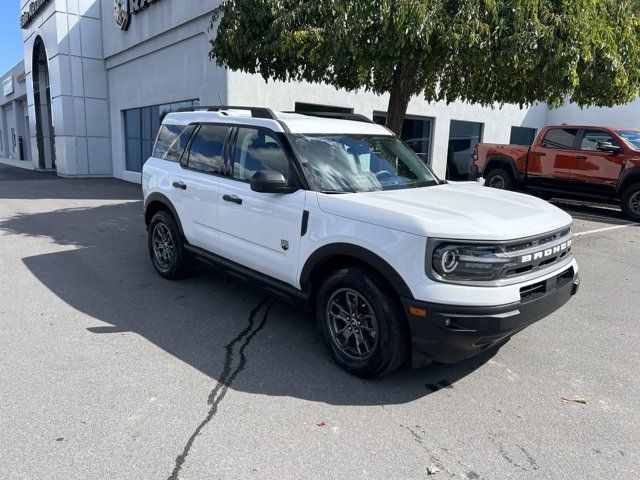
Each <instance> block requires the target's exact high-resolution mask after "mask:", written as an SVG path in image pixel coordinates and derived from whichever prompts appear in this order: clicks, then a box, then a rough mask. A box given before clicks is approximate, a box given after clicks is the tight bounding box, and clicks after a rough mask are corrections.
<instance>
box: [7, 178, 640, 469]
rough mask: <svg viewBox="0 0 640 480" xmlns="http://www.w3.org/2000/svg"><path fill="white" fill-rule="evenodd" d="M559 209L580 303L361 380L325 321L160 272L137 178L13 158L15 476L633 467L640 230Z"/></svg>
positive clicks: (637, 452) (209, 273) (10, 358)
mask: <svg viewBox="0 0 640 480" xmlns="http://www.w3.org/2000/svg"><path fill="white" fill-rule="evenodd" d="M556 204H557V205H558V206H560V207H561V208H564V209H566V210H567V211H568V212H569V213H571V214H572V215H573V216H574V219H575V223H574V232H576V233H578V235H577V236H576V238H575V242H574V251H575V254H576V256H577V258H578V262H579V264H580V268H581V270H580V273H581V277H582V286H581V290H580V292H579V294H578V295H577V296H576V297H575V298H574V299H573V300H572V301H571V302H570V303H569V304H567V305H566V306H565V307H564V308H562V309H561V310H559V311H558V312H556V313H555V314H553V315H551V316H550V317H548V318H546V319H544V320H542V321H540V322H538V323H536V324H535V325H533V326H532V327H530V328H528V329H526V330H525V331H523V332H521V333H520V334H518V335H517V336H515V337H514V338H513V339H512V340H511V341H510V342H508V343H507V344H506V345H505V346H504V347H502V348H501V349H500V350H498V351H492V352H487V353H486V354H484V355H483V356H481V357H478V358H475V359H472V360H470V361H466V362H463V363H460V364H457V365H453V366H442V365H436V366H431V367H428V368H423V369H419V370H411V369H409V368H405V369H402V370H401V371H399V372H397V373H395V374H392V375H390V376H388V377H385V378H383V379H379V380H374V381H364V380H361V379H358V378H355V377H352V376H350V375H348V374H346V373H345V372H343V371H342V370H340V369H339V368H338V367H336V366H335V365H334V364H333V363H332V361H331V359H330V358H329V356H328V354H327V352H326V351H325V349H324V346H323V345H322V343H321V341H320V339H319V337H318V334H317V333H316V330H315V326H314V323H313V320H312V318H311V315H310V314H309V313H306V312H304V311H300V310H298V309H296V308H294V307H292V306H289V305H287V304H285V303H283V302H280V301H274V300H273V299H271V298H270V297H269V296H268V295H266V294H265V293H263V292H262V291H260V290H258V289H256V288H254V287H251V286H247V285H245V284H241V283H238V282H235V281H227V280H226V279H225V278H223V277H222V276H220V275H219V274H217V273H216V272H214V271H213V270H210V269H208V268H205V267H202V268H199V269H198V270H197V271H196V273H195V274H194V275H193V276H192V277H190V278H188V279H186V280H184V281H180V282H169V281H166V280H163V279H161V278H160V277H159V276H158V275H156V273H155V271H154V270H153V268H152V266H151V263H150V261H149V259H148V254H147V250H146V231H145V228H144V221H143V215H142V201H141V193H140V187H139V186H138V185H132V184H127V183H124V182H120V181H117V180H111V179H104V180H102V179H90V180H80V179H74V180H65V179H60V178H57V177H55V176H54V175H52V174H48V173H39V172H29V171H24V170H18V169H14V168H9V167H4V166H0V272H1V273H0V352H1V354H2V360H1V361H0V478H2V479H65V480H68V479H83V480H85V479H169V478H171V479H185V480H196V479H214V478H243V479H244V478H278V479H298V478H305V479H312V478H376V479H377V478H430V479H431V478H432V479H445V478H461V479H480V478H483V479H539V478H543V479H547V478H548V479H560V478H568V479H569V478H570V479H572V480H576V479H596V478H601V479H618V478H619V479H630V478H638V472H640V382H638V367H639V366H640V348H639V343H640V322H639V321H638V319H639V318H640V271H639V265H640V263H639V262H640V226H637V225H633V224H630V223H629V222H627V221H626V220H624V219H623V218H622V217H621V215H620V213H619V212H618V211H617V210H615V209H610V208H602V207H598V206H592V205H584V204H578V203H575V202H574V203H573V204H568V203H559V202H557V203H556ZM562 398H565V399H568V400H569V401H562V400H561V399H562ZM571 400H578V402H576V401H571ZM579 402H585V403H579ZM428 469H431V471H432V472H435V473H434V474H429V472H428ZM436 470H438V471H437V472H436Z"/></svg>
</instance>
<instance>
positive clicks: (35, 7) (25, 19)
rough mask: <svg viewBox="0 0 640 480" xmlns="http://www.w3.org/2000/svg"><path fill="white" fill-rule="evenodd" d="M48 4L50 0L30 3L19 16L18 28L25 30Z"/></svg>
mask: <svg viewBox="0 0 640 480" xmlns="http://www.w3.org/2000/svg"><path fill="white" fill-rule="evenodd" d="M49 2H50V0H34V1H33V2H31V3H30V4H29V8H27V11H26V12H24V13H23V14H22V15H20V27H22V28H27V27H28V26H29V24H30V23H31V22H32V21H33V19H34V18H36V15H38V14H39V13H40V10H42V9H43V8H44V7H45V5H47V3H49Z"/></svg>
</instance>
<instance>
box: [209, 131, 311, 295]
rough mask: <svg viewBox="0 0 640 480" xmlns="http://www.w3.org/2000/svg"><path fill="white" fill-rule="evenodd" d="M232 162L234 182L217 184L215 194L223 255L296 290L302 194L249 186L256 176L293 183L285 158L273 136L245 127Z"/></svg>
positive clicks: (235, 148) (229, 179)
mask: <svg viewBox="0 0 640 480" xmlns="http://www.w3.org/2000/svg"><path fill="white" fill-rule="evenodd" d="M231 161H232V164H233V174H232V177H228V178H223V179H221V182H220V190H219V193H218V222H219V230H220V250H221V255H222V256H224V257H226V258H228V259H230V260H233V261H235V262H238V263H241V264H243V265H245V266H247V267H249V268H251V269H253V270H256V271H258V272H261V273H264V274H266V275H269V276H271V277H273V278H276V279H278V280H281V281H283V282H286V283H289V284H291V285H295V284H296V283H297V270H298V269H297V265H298V253H299V249H300V238H301V233H300V230H301V225H302V216H303V211H304V206H305V197H306V195H305V191H304V190H298V191H297V192H294V193H289V194H276V193H258V192H254V191H253V190H251V183H250V182H251V177H252V176H253V175H254V174H255V173H256V172H257V171H259V170H276V171H279V172H281V173H282V174H283V175H284V177H285V178H286V179H288V180H289V181H293V179H292V174H291V169H290V160H289V158H288V157H287V155H286V154H285V152H284V150H283V148H282V146H281V144H280V141H279V140H278V139H277V138H276V136H275V135H274V134H273V133H271V132H270V131H268V130H263V129H259V128H251V127H246V128H245V127H243V128H239V129H238V131H237V136H236V141H235V146H234V147H233V150H232V152H231Z"/></svg>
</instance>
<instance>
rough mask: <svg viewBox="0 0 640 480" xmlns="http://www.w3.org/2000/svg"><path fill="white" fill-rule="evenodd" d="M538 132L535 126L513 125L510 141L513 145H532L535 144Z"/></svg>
mask: <svg viewBox="0 0 640 480" xmlns="http://www.w3.org/2000/svg"><path fill="white" fill-rule="evenodd" d="M537 133H538V131H537V130H536V129H535V128H527V127H511V140H509V143H510V144H511V145H522V146H524V147H530V146H531V145H533V141H534V140H535V139H536V134H537Z"/></svg>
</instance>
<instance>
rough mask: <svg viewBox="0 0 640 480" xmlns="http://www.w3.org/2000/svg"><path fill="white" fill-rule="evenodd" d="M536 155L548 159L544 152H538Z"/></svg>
mask: <svg viewBox="0 0 640 480" xmlns="http://www.w3.org/2000/svg"><path fill="white" fill-rule="evenodd" d="M536 155H537V156H538V157H546V156H547V154H546V153H542V152H536Z"/></svg>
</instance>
